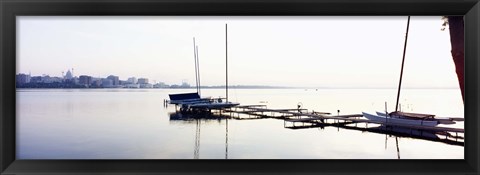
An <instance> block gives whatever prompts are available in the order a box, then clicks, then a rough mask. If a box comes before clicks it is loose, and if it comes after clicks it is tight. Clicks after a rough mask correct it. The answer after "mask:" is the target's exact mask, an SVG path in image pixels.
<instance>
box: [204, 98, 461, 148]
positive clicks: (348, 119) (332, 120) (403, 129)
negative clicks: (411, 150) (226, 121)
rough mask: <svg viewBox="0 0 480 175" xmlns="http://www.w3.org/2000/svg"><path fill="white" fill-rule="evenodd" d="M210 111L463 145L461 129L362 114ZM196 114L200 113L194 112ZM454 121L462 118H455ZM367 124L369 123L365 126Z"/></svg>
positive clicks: (257, 108) (254, 108)
mask: <svg viewBox="0 0 480 175" xmlns="http://www.w3.org/2000/svg"><path fill="white" fill-rule="evenodd" d="M211 112H212V114H214V115H218V116H223V117H225V116H229V117H227V118H233V119H236V120H255V119H266V118H272V119H279V120H283V121H284V127H285V128H288V129H305V128H321V129H323V128H325V127H337V128H338V129H339V128H343V129H350V130H358V131H362V132H373V133H382V134H390V135H395V136H401V137H411V138H418V139H424V140H430V141H436V142H443V143H447V144H452V145H459V146H463V145H464V142H463V141H464V136H463V135H464V133H465V130H464V129H462V128H451V127H443V126H419V125H407V124H398V123H389V122H387V121H385V122H383V121H372V120H368V119H365V118H364V117H363V115H362V114H347V115H331V113H328V112H321V111H313V110H307V109H303V108H297V109H269V108H267V106H266V105H241V106H240V105H239V106H234V107H231V108H222V109H215V110H213V109H212V111H211ZM198 114H200V113H198ZM455 120H456V121H462V120H459V119H455ZM369 125H370V126H369Z"/></svg>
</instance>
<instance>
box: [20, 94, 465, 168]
mask: <svg viewBox="0 0 480 175" xmlns="http://www.w3.org/2000/svg"><path fill="white" fill-rule="evenodd" d="M193 91H194V90H193V89H18V90H17V98H16V99H17V110H16V111H17V115H16V117H17V120H16V121H17V132H16V134H17V136H16V137H17V144H16V145H17V153H16V155H17V159H194V158H200V159H226V158H227V159H397V158H398V157H400V158H401V159H463V158H464V147H463V146H459V145H452V144H447V143H442V142H435V141H429V140H423V139H414V138H409V137H397V139H395V136H391V135H386V134H378V133H371V132H362V131H357V130H349V129H342V128H337V127H325V128H323V129H322V128H306V129H295V130H294V129H288V128H285V127H284V121H283V120H279V119H256V120H235V119H228V121H227V120H225V119H218V120H216V119H213V120H212V119H209V120H206V119H204V120H188V121H185V120H173V119H170V114H171V113H174V112H175V107H174V106H171V105H170V106H168V107H164V105H163V100H164V99H168V94H169V93H182V92H193ZM201 92H202V96H211V97H219V96H222V97H225V91H224V90H223V89H202V91H201ZM401 97H402V98H400V103H401V105H402V110H403V111H406V112H419V113H431V114H436V115H437V116H443V117H464V107H463V102H462V99H461V94H460V91H459V90H457V89H403V90H402V96H401ZM229 101H236V102H240V103H241V104H242V105H253V104H263V105H267V107H268V108H273V109H286V108H289V109H291V108H296V107H297V104H299V103H301V104H302V107H303V108H306V109H309V110H310V111H311V110H315V111H320V112H330V113H332V114H334V115H337V110H340V115H342V114H360V113H361V112H362V111H366V112H372V113H373V112H375V111H385V102H387V104H388V106H387V110H388V111H392V110H394V106H395V101H396V89H318V90H316V89H230V90H229ZM227 123H228V124H227ZM448 127H456V128H463V122H460V123H458V124H455V125H453V126H452V125H448ZM397 140H398V143H397ZM397 145H398V146H397Z"/></svg>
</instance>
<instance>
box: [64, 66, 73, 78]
mask: <svg viewBox="0 0 480 175" xmlns="http://www.w3.org/2000/svg"><path fill="white" fill-rule="evenodd" d="M64 78H65V79H67V80H70V79H72V78H73V73H72V72H71V71H70V69H69V70H67V74H66V75H65V77H64Z"/></svg>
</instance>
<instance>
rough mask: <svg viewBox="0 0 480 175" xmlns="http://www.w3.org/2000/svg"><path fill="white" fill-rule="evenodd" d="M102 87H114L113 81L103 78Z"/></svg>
mask: <svg viewBox="0 0 480 175" xmlns="http://www.w3.org/2000/svg"><path fill="white" fill-rule="evenodd" d="M102 87H105V88H110V87H113V80H111V79H107V78H102Z"/></svg>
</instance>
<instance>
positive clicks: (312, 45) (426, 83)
mask: <svg viewBox="0 0 480 175" xmlns="http://www.w3.org/2000/svg"><path fill="white" fill-rule="evenodd" d="M17 20H18V23H17V30H18V31H17V34H18V36H17V41H18V42H17V44H18V46H17V49H18V50H17V73H27V74H28V73H32V74H35V75H42V74H47V75H50V76H59V77H60V76H62V72H66V71H67V69H72V68H73V69H74V74H75V76H79V75H83V74H84V75H90V76H93V77H107V76H109V75H115V76H118V77H120V79H122V80H123V79H124V80H127V79H128V78H130V77H137V78H138V77H149V79H150V80H151V81H157V82H165V83H166V84H177V83H179V82H182V81H185V80H186V81H187V82H188V83H189V84H191V85H192V86H194V85H195V73H194V71H195V70H194V59H193V41H192V39H193V37H196V40H197V45H198V46H199V60H200V75H201V82H202V85H205V86H221V85H225V23H228V58H229V60H228V62H229V77H228V78H229V85H232V86H233V85H263V86H287V87H340V88H341V87H365V88H375V87H379V88H388V87H391V88H394V87H397V86H398V79H399V74H400V63H401V57H402V52H403V44H404V39H405V28H406V22H407V17H403V16H394V17H321V16H319V17H153V16H150V17H58V16H52V17H42V16H20V17H17ZM441 24H442V20H441V17H440V16H430V17H418V16H413V17H412V18H411V22H410V31H409V38H408V47H407V55H406V60H405V69H404V78H403V83H402V87H405V88H412V87H416V88H422V87H426V88H428V87H433V88H441V87H444V88H458V81H457V79H456V75H455V68H454V64H453V60H452V58H451V55H450V50H451V46H450V40H449V32H448V27H447V29H446V30H445V31H441V30H440V29H441Z"/></svg>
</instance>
